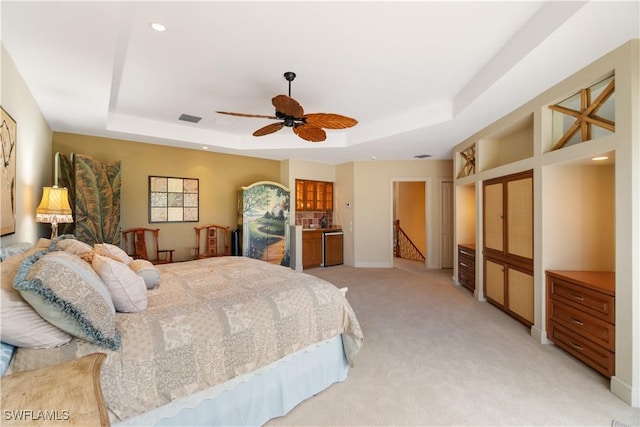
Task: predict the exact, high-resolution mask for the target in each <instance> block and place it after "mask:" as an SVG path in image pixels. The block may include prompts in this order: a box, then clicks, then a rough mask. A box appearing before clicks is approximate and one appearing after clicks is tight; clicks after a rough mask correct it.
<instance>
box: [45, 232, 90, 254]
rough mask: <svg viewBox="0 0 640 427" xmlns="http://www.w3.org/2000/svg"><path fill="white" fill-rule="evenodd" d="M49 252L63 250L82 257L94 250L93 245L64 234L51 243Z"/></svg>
mask: <svg viewBox="0 0 640 427" xmlns="http://www.w3.org/2000/svg"><path fill="white" fill-rule="evenodd" d="M49 250H51V251H54V250H63V251H65V252H69V253H72V254H75V255H82V254H86V253H87V252H91V251H92V250H93V248H92V247H91V245H88V244H86V243H85V242H81V241H80V240H77V239H76V238H75V236H74V235H73V234H64V235H62V236H60V237H58V238H57V239H54V240H53V242H51V246H50V247H49Z"/></svg>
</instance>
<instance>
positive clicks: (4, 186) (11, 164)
mask: <svg viewBox="0 0 640 427" xmlns="http://www.w3.org/2000/svg"><path fill="white" fill-rule="evenodd" d="M16 129H17V127H16V122H15V120H13V118H11V116H10V115H9V114H8V113H7V112H6V111H4V108H1V107H0V143H1V144H2V172H0V187H1V190H0V194H1V195H2V200H0V209H1V213H0V229H1V230H2V231H1V235H2V236H6V235H7V234H13V233H15V232H16V149H17V148H18V147H17V144H18V140H17V139H16Z"/></svg>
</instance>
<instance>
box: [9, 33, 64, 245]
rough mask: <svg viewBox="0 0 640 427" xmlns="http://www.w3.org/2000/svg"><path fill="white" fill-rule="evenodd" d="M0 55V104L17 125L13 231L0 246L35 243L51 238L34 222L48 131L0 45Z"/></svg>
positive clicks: (46, 179) (46, 167)
mask: <svg viewBox="0 0 640 427" xmlns="http://www.w3.org/2000/svg"><path fill="white" fill-rule="evenodd" d="M0 54H1V55H2V59H1V61H0V62H1V63H2V73H1V74H2V80H1V83H0V84H1V88H0V105H2V108H4V110H5V111H6V112H7V113H9V115H10V116H11V117H12V118H13V119H14V120H15V121H16V124H17V135H16V137H17V147H16V152H15V155H16V199H17V200H16V232H15V234H10V235H7V236H4V237H2V238H0V244H1V245H2V246H7V245H10V244H12V243H16V242H31V243H36V242H37V240H38V238H39V237H49V236H50V235H51V227H50V226H49V225H48V224H38V223H36V222H35V212H36V208H37V207H38V204H39V203H40V198H41V197H42V187H45V186H51V185H52V182H51V177H52V173H51V129H50V128H49V125H48V124H47V122H46V121H45V119H44V117H43V116H42V113H41V112H40V109H39V108H38V105H37V104H36V103H35V101H34V99H33V97H32V96H31V92H29V89H28V88H27V86H26V85H25V83H24V81H23V80H22V77H21V76H20V73H19V72H18V70H17V69H16V66H15V64H14V63H13V60H12V59H11V57H10V56H9V54H8V53H7V51H6V50H5V48H4V45H1V50H0Z"/></svg>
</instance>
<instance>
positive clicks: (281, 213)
mask: <svg viewBox="0 0 640 427" xmlns="http://www.w3.org/2000/svg"><path fill="white" fill-rule="evenodd" d="M289 212H290V191H289V189H288V188H287V187H285V186H283V185H282V184H279V183H277V182H271V181H259V182H256V183H253V184H251V185H248V186H246V187H241V188H239V189H238V230H240V233H241V239H242V255H243V256H246V257H249V258H256V259H260V260H262V261H266V262H270V263H272V264H279V265H283V266H286V267H288V266H289V264H290V249H289V240H290V239H289Z"/></svg>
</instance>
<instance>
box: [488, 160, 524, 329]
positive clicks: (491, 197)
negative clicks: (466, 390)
mask: <svg viewBox="0 0 640 427" xmlns="http://www.w3.org/2000/svg"><path fill="white" fill-rule="evenodd" d="M483 215H484V216H483V218H484V222H483V235H484V245H483V255H484V281H483V283H484V295H485V297H486V298H487V301H489V302H490V303H491V304H493V305H495V306H497V307H499V308H500V309H502V310H504V311H506V312H507V313H508V314H509V315H511V316H512V317H514V318H516V319H517V320H519V321H520V322H522V323H524V324H525V325H527V326H531V325H533V322H534V306H533V300H534V297H533V283H534V281H533V171H532V170H529V171H526V172H521V173H516V174H512V175H507V176H503V177H499V178H493V179H489V180H486V181H485V182H484V183H483Z"/></svg>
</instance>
